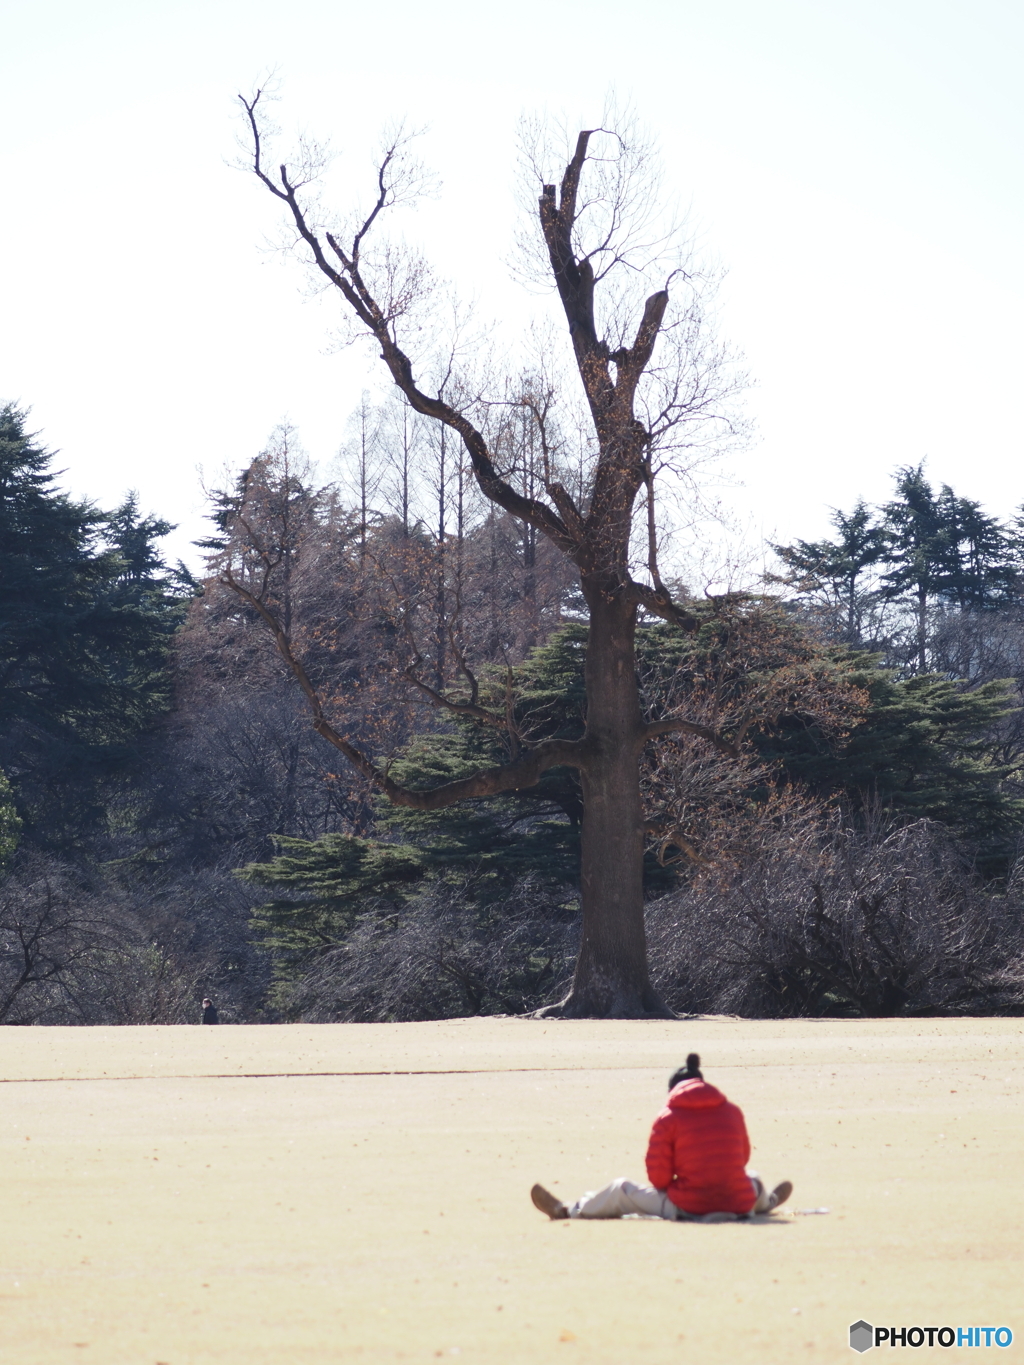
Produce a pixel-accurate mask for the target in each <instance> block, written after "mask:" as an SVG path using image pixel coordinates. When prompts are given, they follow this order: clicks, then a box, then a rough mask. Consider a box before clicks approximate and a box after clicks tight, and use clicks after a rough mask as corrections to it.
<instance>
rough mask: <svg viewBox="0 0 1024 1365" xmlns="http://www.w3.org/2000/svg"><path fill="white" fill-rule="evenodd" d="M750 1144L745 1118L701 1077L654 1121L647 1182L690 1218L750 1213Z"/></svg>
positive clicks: (678, 1091)
mask: <svg viewBox="0 0 1024 1365" xmlns="http://www.w3.org/2000/svg"><path fill="white" fill-rule="evenodd" d="M749 1160H750V1139H749V1138H748V1137H747V1126H746V1124H745V1123H744V1121H743V1113H742V1111H741V1110H740V1108H739V1107H738V1106H737V1105H735V1104H730V1103H729V1101H728V1100H727V1099H726V1098H725V1096H724V1095H723V1094H722V1092H721V1091H720V1090H716V1089H715V1087H714V1086H713V1085H708V1083H707V1081H704V1080H701V1079H699V1078H696V1077H692V1078H689V1079H687V1080H684V1081H681V1082H680V1083H679V1084H678V1085H676V1086H675V1087H674V1088H673V1089H672V1090H671V1091H670V1092H669V1097H668V1103H667V1104H666V1106H665V1108H664V1109H663V1110H662V1111H661V1113H660V1114H659V1115H658V1117H657V1118H656V1119H655V1121H654V1127H653V1128H652V1129H651V1138H650V1142H649V1144H648V1147H647V1179H648V1180H649V1181H650V1182H651V1184H652V1185H653V1186H654V1188H655V1189H657V1190H664V1191H665V1192H666V1193H667V1195H668V1197H669V1199H671V1200H672V1202H673V1204H675V1205H676V1207H677V1208H680V1209H682V1210H684V1212H686V1213H691V1214H702V1213H721V1212H728V1213H739V1214H743V1213H749V1212H750V1209H751V1206H752V1205H753V1203H754V1198H755V1192H754V1190H753V1189H752V1187H751V1182H750V1177H749V1175H747V1172H746V1165H747V1162H748V1161H749Z"/></svg>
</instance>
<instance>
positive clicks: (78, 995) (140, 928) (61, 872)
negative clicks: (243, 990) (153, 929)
mask: <svg viewBox="0 0 1024 1365" xmlns="http://www.w3.org/2000/svg"><path fill="white" fill-rule="evenodd" d="M194 976H195V973H194V972H193V973H191V974H190V973H189V971H188V969H187V968H186V967H184V966H183V965H182V963H181V961H180V960H179V959H178V958H177V957H176V956H175V955H174V954H173V953H172V952H170V951H169V950H168V949H167V948H166V947H164V946H161V945H160V943H159V942H158V941H156V940H154V939H153V938H152V937H151V936H149V935H148V934H147V933H146V931H145V925H144V924H143V923H142V922H141V921H140V920H139V919H138V918H137V917H136V916H134V915H133V914H132V911H131V909H130V907H129V905H128V904H127V903H126V901H125V900H124V898H123V897H122V896H121V895H119V893H118V892H117V890H116V889H114V888H112V887H109V886H104V885H102V884H97V883H95V882H92V883H91V882H90V881H89V879H87V878H86V877H84V876H83V875H82V874H81V873H80V872H78V871H77V870H75V869H73V868H71V867H69V866H67V865H66V864H62V863H59V862H56V861H54V860H50V859H42V858H34V857H24V858H21V859H20V860H19V861H18V863H17V864H16V866H15V869H14V871H13V872H12V874H11V875H10V876H9V877H8V878H7V879H6V880H5V881H4V882H3V884H2V886H0V1023H3V1024H166V1023H179V1022H182V1021H183V1020H184V1019H186V1018H188V1017H189V1012H190V1008H191V1005H192V1002H193V1000H194V998H195V992H196V986H197V980H196V979H194Z"/></svg>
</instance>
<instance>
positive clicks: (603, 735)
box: [543, 584, 672, 1019]
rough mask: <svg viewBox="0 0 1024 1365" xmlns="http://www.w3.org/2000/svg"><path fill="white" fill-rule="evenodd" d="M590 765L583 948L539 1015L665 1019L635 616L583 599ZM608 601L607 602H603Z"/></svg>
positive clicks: (624, 608) (614, 599) (625, 605)
mask: <svg viewBox="0 0 1024 1365" xmlns="http://www.w3.org/2000/svg"><path fill="white" fill-rule="evenodd" d="M589 588H590V585H589V584H588V585H585V587H584V591H585V592H586V595H587V598H588V601H589V604H590V632H589V635H588V637H587V661H586V684H587V730H586V739H585V744H586V746H587V750H588V753H587V757H586V760H585V763H584V766H583V767H582V768H581V771H580V778H581V781H582V785H583V833H582V850H581V878H580V889H581V904H582V912H583V926H582V939H581V942H580V952H579V957H578V959H577V962H576V973H575V976H574V978H573V984H572V989H571V991H570V992H569V994H568V996H567V997H566V998H565V999H564V1000H563V1001H562V1002H561V1003H560V1004H558V1005H552V1006H550V1007H549V1008H548V1009H547V1010H545V1011H543V1013H544V1014H545V1015H547V1016H558V1017H561V1018H599V1019H637V1018H648V1017H651V1016H655V1017H658V1018H671V1017H672V1014H671V1011H670V1010H668V1009H667V1008H666V1007H665V1005H664V1004H663V1003H662V1002H661V1000H660V999H659V998H658V996H657V994H656V992H655V991H654V989H653V987H652V986H651V982H650V978H649V976H648V973H647V939H646V935H645V932H644V900H643V856H644V820H643V810H642V807H641V801H640V753H641V750H642V748H643V742H644V740H643V733H644V721H643V715H642V713H641V710H640V695H639V690H638V687H637V678H636V659H635V653H634V636H635V631H636V607H635V606H634V605H633V604H632V603H629V602H623V601H622V600H621V594H619V593H617V594H615V595H614V596H613V595H612V594H610V593H609V594H607V595H606V594H604V593H602V592H601V591H600V590H597V591H594V590H588V589H589ZM609 599H610V600H609Z"/></svg>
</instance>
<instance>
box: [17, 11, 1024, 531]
mask: <svg viewBox="0 0 1024 1365" xmlns="http://www.w3.org/2000/svg"><path fill="white" fill-rule="evenodd" d="M0 16H2V18H0V120H2V123H0V126H2V128H3V137H2V147H3V181H2V183H3V191H2V193H3V201H4V205H3V211H2V213H0V262H2V269H3V273H4V279H3V287H2V292H0V300H2V325H0V399H8V398H10V399H14V400H16V401H19V402H21V403H23V404H26V405H30V406H31V407H32V409H33V419H32V420H33V426H34V427H35V428H38V429H40V430H41V431H42V432H43V434H44V436H45V439H46V440H47V442H48V443H49V444H50V445H51V446H52V447H57V448H59V450H60V458H59V465H60V467H62V468H63V469H64V470H65V471H66V473H65V475H64V480H63V482H64V484H65V486H66V487H69V488H71V489H72V490H73V491H74V492H75V493H77V494H83V495H88V496H90V497H92V498H94V499H96V500H97V501H98V502H99V503H100V504H101V505H106V506H109V505H112V504H113V503H114V502H115V501H116V500H119V499H120V498H121V497H122V495H123V493H124V491H125V490H126V489H127V488H128V487H134V488H137V489H138V491H139V493H140V496H141V500H142V503H143V506H144V508H145V509H146V510H151V511H155V512H158V513H160V514H161V515H164V516H166V517H168V518H170V519H171V520H173V521H177V522H179V523H180V524H181V530H180V531H179V532H178V534H177V536H176V537H175V539H174V542H173V549H174V552H175V553H183V552H185V551H186V550H187V545H188V542H189V541H190V540H191V539H192V538H193V537H194V536H195V535H196V534H197V533H198V532H199V531H200V528H201V522H200V517H201V513H202V496H201V493H200V490H199V484H198V478H197V474H196V468H197V466H198V465H202V466H204V467H205V468H206V469H207V470H208V471H211V472H214V473H215V472H216V471H218V470H220V469H221V468H223V467H224V466H225V465H228V466H231V467H240V466H241V465H243V463H245V462H246V461H247V460H248V459H250V458H251V457H252V456H253V455H254V454H255V453H256V452H257V451H258V450H259V449H260V448H261V446H262V445H263V443H264V441H265V439H266V437H267V434H268V432H269V431H270V429H271V428H272V427H273V425H274V424H275V423H276V422H278V421H280V420H281V419H282V418H285V417H287V418H289V419H290V420H291V421H293V422H294V423H295V424H296V425H297V426H298V427H299V429H300V433H301V436H302V438H303V441H304V443H305V445H306V446H307V448H308V449H309V450H310V452H311V453H312V454H313V456H314V457H315V458H317V459H318V460H321V461H324V462H327V461H329V460H330V458H331V456H332V455H333V453H334V451H335V450H336V449H337V446H338V444H339V443H340V441H341V439H342V436H343V431H344V424H345V419H346V416H347V414H348V413H349V411H350V410H351V408H352V406H353V405H354V403H355V402H356V401H357V400H358V396H359V392H360V389H361V388H362V387H363V386H364V385H365V384H366V383H367V381H368V379H371V378H375V377H376V376H375V372H374V370H373V361H372V357H371V356H369V355H367V354H363V355H358V354H353V353H344V354H336V353H332V352H331V350H330V347H329V331H330V326H331V321H332V317H331V310H330V308H328V307H327V306H325V304H324V303H322V302H316V301H311V300H309V299H307V298H305V297H304V296H303V293H302V272H301V271H300V270H299V268H298V267H297V266H296V265H294V264H292V265H289V264H288V263H287V262H285V261H282V260H281V259H280V258H277V257H273V256H268V255H267V254H266V252H265V251H264V250H263V249H262V243H263V241H264V238H265V237H266V235H267V234H268V233H270V232H272V231H273V227H274V222H275V216H274V212H273V206H272V204H271V202H270V201H269V198H268V196H266V195H265V193H263V192H260V191H259V188H258V186H256V184H255V183H254V182H252V181H251V180H250V179H248V178H246V177H245V176H243V175H242V174H240V173H239V172H237V171H234V170H231V169H230V168H229V167H228V166H227V164H226V162H227V160H228V159H229V158H230V156H231V155H232V138H233V135H234V130H235V118H234V109H233V99H234V95H235V93H236V91H237V90H239V89H248V88H250V87H251V86H252V84H253V82H254V80H255V79H256V78H257V77H258V76H259V75H260V73H262V72H263V71H265V70H266V69H267V68H268V67H273V66H276V67H277V68H278V69H279V71H280V75H281V78H282V83H283V84H282V95H283V104H282V105H281V115H282V117H285V118H293V119H294V120H296V121H297V122H299V123H301V124H304V125H305V126H307V127H308V128H309V129H310V130H312V131H314V132H316V133H318V134H320V135H321V136H329V137H330V139H331V141H332V143H333V146H334V147H335V149H337V150H338V151H339V152H341V153H348V155H346V156H345V157H344V160H343V162H342V165H343V167H347V166H349V165H351V166H352V169H353V174H356V173H361V172H362V170H363V167H364V165H365V161H364V155H365V149H366V147H367V146H368V145H369V144H370V143H371V142H372V141H373V138H374V136H375V134H376V132H377V130H378V128H379V127H380V125H381V124H382V123H383V122H384V121H386V120H387V119H389V118H392V117H394V116H396V115H399V116H401V115H408V116H409V117H410V119H411V120H412V121H413V122H415V123H419V124H427V125H429V128H430V133H429V136H428V137H427V138H426V139H425V140H424V142H423V143H422V151H423V155H424V156H425V157H426V159H428V160H429V161H431V162H432V163H433V165H434V166H435V167H436V168H437V169H438V171H439V172H440V174H441V176H442V178H443V180H444V192H443V197H442V199H441V200H440V201H439V202H438V203H437V204H436V205H431V206H430V207H429V208H428V209H426V210H424V211H423V212H422V214H420V215H419V216H418V218H417V219H412V220H410V222H409V224H408V225H407V231H408V232H409V233H410V235H411V234H412V232H413V231H414V230H415V229H416V228H417V226H418V224H422V231H423V235H424V239H425V240H426V242H427V244H428V247H429V249H430V250H431V252H432V253H433V254H434V255H435V256H436V257H437V259H438V264H439V266H440V268H441V269H442V271H444V272H445V273H449V274H453V273H458V275H459V283H460V287H461V289H462V290H463V292H466V293H476V294H478V295H479V296H480V299H481V301H482V304H483V308H484V311H485V312H486V311H488V310H489V305H490V309H491V311H497V312H499V313H500V312H501V311H502V308H503V304H502V300H503V299H504V300H506V301H507V299H508V290H509V287H510V286H509V284H508V279H507V272H506V270H505V267H504V265H503V264H502V261H503V258H504V256H505V255H506V253H507V250H508V245H509V234H510V230H511V214H512V207H511V206H512V180H513V167H514V132H515V123H516V120H517V117H518V116H519V114H520V113H521V112H522V111H523V110H530V109H536V108H538V107H541V106H547V107H549V108H551V109H557V110H564V111H565V112H566V113H567V114H568V115H569V116H570V117H576V116H578V117H579V119H580V125H579V126H586V125H587V124H588V123H592V122H593V121H594V120H595V118H596V116H597V115H598V114H599V113H600V110H601V106H602V103H603V100H604V97H605V94H606V91H607V90H608V88H609V86H614V87H615V88H616V90H617V91H618V93H619V95H620V96H624V97H626V98H630V99H632V100H633V101H634V103H635V105H636V106H637V108H638V110H639V112H640V114H641V116H642V117H643V118H644V119H645V120H646V121H647V122H648V123H649V124H650V125H651V126H652V127H653V128H654V129H655V130H656V131H657V132H658V134H659V137H660V139H661V143H662V148H663V153H664V158H665V163H666V168H667V176H668V182H669V185H670V187H671V189H672V191H673V192H674V193H675V194H677V195H678V196H679V197H680V199H681V200H682V201H683V202H684V203H689V204H691V205H692V212H693V215H694V218H695V220H696V221H697V222H698V223H699V225H700V229H701V235H702V239H703V241H704V242H705V243H706V244H707V246H708V247H709V248H710V249H711V250H712V251H713V252H714V253H715V255H716V256H717V257H718V258H720V260H721V261H722V262H723V264H725V265H726V266H727V268H728V270H729V276H728V281H727V285H726V288H725V291H724V297H723V308H722V321H723V330H724V331H725V333H726V334H727V335H728V336H729V337H730V338H731V340H732V341H733V342H734V343H735V344H736V345H737V346H738V347H739V348H741V349H742V350H743V351H744V352H745V354H746V357H747V361H748V364H749V368H750V370H751V372H752V374H753V376H754V377H755V379H756V380H757V387H756V388H755V389H754V391H753V392H752V393H751V395H750V398H749V410H750V412H751V414H752V416H753V417H754V418H755V419H756V422H757V426H758V431H759V436H758V439H757V441H756V443H755V444H754V445H753V446H752V447H751V449H750V451H749V453H748V454H747V455H746V456H744V457H742V458H740V459H736V460H733V462H732V470H733V473H734V475H735V476H736V477H737V478H738V479H740V480H742V482H743V487H741V488H737V489H735V490H733V491H731V492H730V493H729V494H728V498H729V500H730V502H731V503H732V504H733V505H734V507H735V510H736V512H737V514H738V515H739V516H740V517H741V518H746V519H749V521H750V523H751V525H752V526H754V527H755V528H757V529H758V530H759V531H763V532H764V533H765V534H766V535H768V536H769V537H771V538H779V539H782V540H789V539H792V538H794V537H796V536H803V537H805V538H809V537H814V536H817V535H820V534H823V533H824V532H825V531H826V529H827V518H828V509H829V507H831V506H837V505H838V506H848V505H849V504H850V503H851V502H852V501H853V500H854V499H855V498H856V497H857V496H858V495H863V496H865V497H866V498H868V499H869V500H877V499H881V498H884V497H885V496H886V495H887V493H888V491H889V487H890V479H891V473H892V471H893V469H894V468H895V467H896V466H897V465H898V464H901V463H910V462H914V463H916V462H917V461H919V460H921V459H927V461H928V464H927V468H928V470H929V471H930V473H931V475H932V477H933V478H934V479H935V480H936V482H939V481H948V482H950V483H952V484H953V485H954V486H955V487H956V488H957V490H958V492H960V493H962V494H964V495H966V496H970V497H975V498H979V499H981V500H982V501H983V502H984V503H985V504H986V506H987V507H988V508H989V509H990V510H991V511H993V512H995V513H997V514H1000V515H1005V514H1007V513H1009V512H1010V511H1011V510H1012V509H1013V508H1014V507H1015V506H1017V505H1019V504H1020V503H1021V502H1022V501H1024V479H1022V476H1021V454H1022V438H1021V425H1020V420H1019V407H1020V401H1019V396H1020V388H1021V380H1020V376H1021V374H1022V371H1024V330H1022V327H1021V318H1022V316H1024V307H1022V305H1024V263H1022V256H1021V243H1022V242H1024V182H1022V164H1021V158H1022V148H1024V82H1022V80H1021V77H1020V69H1021V61H1022V57H1024V6H1022V5H1021V4H1020V3H1019V0H1018V2H1017V3H1009V2H1007V3H1004V2H1003V0H972V3H971V4H969V5H968V4H966V3H964V0H960V3H957V4H952V3H946V2H944V0H927V3H925V2H924V0H857V2H856V3H853V0H846V2H845V3H837V2H836V0H714V3H711V0H703V3H696V2H695V0H669V2H668V3H663V2H662V0H634V3H633V4H632V5H630V6H623V5H622V4H621V3H615V4H611V3H608V0H590V2H589V3H588V4H586V5H583V4H568V3H562V2H561V0H519V3H516V4H515V5H509V6H498V5H492V6H486V5H481V4H479V3H475V4H469V3H461V2H458V0H433V3H430V4H424V3H415V4H413V3H410V0H391V3H389V4H388V5H386V6H384V5H381V6H379V7H374V6H371V5H362V6H356V5H354V4H352V3H345V2H344V0H341V2H340V3H339V0H334V3H326V0H290V2H289V3H288V4H287V5H286V4H284V3H282V2H281V0H276V2H275V3H269V2H268V0H244V3H243V0H202V2H201V3H198V2H197V0H174V2H173V3H170V2H167V3H164V2H162V0H90V3H89V4H88V5H85V4H82V3H81V0H5V3H4V5H3V7H2V10H0ZM504 306H505V307H506V308H507V307H508V305H507V302H506V304H505V305H504Z"/></svg>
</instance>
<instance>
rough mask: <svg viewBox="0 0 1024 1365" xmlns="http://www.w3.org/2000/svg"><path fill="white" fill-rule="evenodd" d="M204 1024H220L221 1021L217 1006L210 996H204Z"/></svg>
mask: <svg viewBox="0 0 1024 1365" xmlns="http://www.w3.org/2000/svg"><path fill="white" fill-rule="evenodd" d="M203 1023H204V1024H219V1023H220V1020H219V1019H218V1018H217V1006H216V1005H215V1004H214V1003H213V1001H212V1000H211V999H210V997H209V996H208V995H204V996H203Z"/></svg>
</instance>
